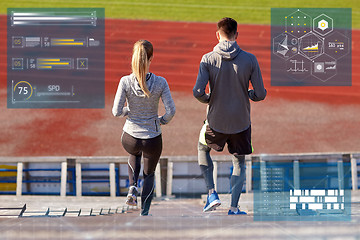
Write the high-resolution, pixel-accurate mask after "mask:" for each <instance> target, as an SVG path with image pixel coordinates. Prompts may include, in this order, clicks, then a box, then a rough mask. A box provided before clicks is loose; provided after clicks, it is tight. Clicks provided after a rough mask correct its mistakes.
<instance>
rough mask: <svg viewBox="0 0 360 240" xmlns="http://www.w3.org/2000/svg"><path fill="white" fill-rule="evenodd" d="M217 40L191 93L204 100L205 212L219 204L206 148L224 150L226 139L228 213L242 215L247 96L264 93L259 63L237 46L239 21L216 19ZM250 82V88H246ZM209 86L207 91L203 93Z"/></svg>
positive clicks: (248, 127)
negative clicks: (229, 162)
mask: <svg viewBox="0 0 360 240" xmlns="http://www.w3.org/2000/svg"><path fill="white" fill-rule="evenodd" d="M217 27H218V29H217V32H216V37H217V39H218V40H219V43H218V44H217V45H216V46H215V47H214V50H213V51H212V52H210V53H207V54H205V55H204V56H203V57H202V59H201V62H200V69H199V73H198V76H197V79H196V84H195V86H194V89H193V94H194V97H195V98H197V99H198V100H199V101H200V102H202V103H206V104H208V109H207V110H208V112H207V120H206V122H205V124H204V126H203V128H202V130H201V133H200V138H199V143H198V160H199V165H200V168H201V171H202V174H203V176H204V178H205V182H206V186H207V188H208V190H209V193H208V197H207V202H206V205H205V207H204V212H207V211H212V210H215V208H216V207H217V206H219V205H220V204H221V202H220V199H219V197H218V195H217V193H216V191H215V190H214V180H213V163H212V160H211V157H210V150H211V149H214V150H215V151H222V150H223V149H224V146H225V143H227V146H228V150H229V152H230V153H231V154H232V162H233V172H232V176H231V179H230V182H231V206H230V209H229V212H228V214H229V215H240V214H246V212H243V211H240V209H239V208H238V202H239V198H240V194H241V191H242V188H243V184H244V181H245V154H251V153H252V146H251V122H250V101H249V99H251V100H252V101H261V100H263V99H264V98H265V96H266V90H265V88H264V84H263V80H262V77H261V72H260V68H259V64H258V62H257V60H256V57H255V56H254V55H252V54H251V53H248V52H245V51H243V50H241V49H240V47H239V46H238V44H237V43H236V39H237V37H238V32H237V22H236V21H235V20H234V19H232V18H223V19H221V20H220V21H219V22H218V24H217ZM249 81H251V84H252V86H253V90H249ZM208 82H209V85H210V87H209V88H210V93H209V94H207V93H206V92H205V89H206V85H207V84H208Z"/></svg>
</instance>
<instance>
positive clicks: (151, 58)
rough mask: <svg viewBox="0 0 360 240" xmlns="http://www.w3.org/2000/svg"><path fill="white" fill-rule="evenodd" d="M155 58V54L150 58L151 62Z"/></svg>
mask: <svg viewBox="0 0 360 240" xmlns="http://www.w3.org/2000/svg"><path fill="white" fill-rule="evenodd" d="M153 59H154V54H153V55H152V56H151V57H150V58H149V62H151V61H152V60H153Z"/></svg>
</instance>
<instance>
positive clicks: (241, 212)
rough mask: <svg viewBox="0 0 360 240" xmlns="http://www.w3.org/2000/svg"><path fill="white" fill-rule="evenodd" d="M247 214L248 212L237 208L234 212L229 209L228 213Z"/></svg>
mask: <svg viewBox="0 0 360 240" xmlns="http://www.w3.org/2000/svg"><path fill="white" fill-rule="evenodd" d="M246 214H247V213H246V212H244V211H240V210H239V209H237V211H236V212H233V211H231V210H229V212H228V215H246Z"/></svg>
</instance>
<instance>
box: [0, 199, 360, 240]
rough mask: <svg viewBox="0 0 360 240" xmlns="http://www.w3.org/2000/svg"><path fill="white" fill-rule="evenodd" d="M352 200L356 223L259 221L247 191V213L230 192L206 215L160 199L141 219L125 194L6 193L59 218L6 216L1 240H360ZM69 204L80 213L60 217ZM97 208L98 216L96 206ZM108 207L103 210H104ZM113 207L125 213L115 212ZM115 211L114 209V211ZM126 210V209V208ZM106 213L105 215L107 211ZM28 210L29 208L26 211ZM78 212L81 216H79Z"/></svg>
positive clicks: (5, 202) (0, 224)
mask: <svg viewBox="0 0 360 240" xmlns="http://www.w3.org/2000/svg"><path fill="white" fill-rule="evenodd" d="M357 196H358V194H355V196H354V198H353V199H352V200H353V201H352V220H351V221H350V222H254V221H253V216H252V207H251V206H252V198H251V195H249V194H248V195H245V194H244V195H243V196H242V197H241V198H242V199H241V206H242V208H243V209H244V210H248V211H249V214H248V215H247V216H227V215H226V214H227V209H228V203H229V200H230V198H229V195H220V198H221V200H222V203H223V204H222V206H221V207H220V208H219V209H217V210H216V211H213V212H210V213H203V212H202V208H203V202H202V200H201V199H166V198H164V199H155V201H153V204H152V207H151V210H150V213H151V214H152V216H146V217H141V216H139V210H138V209H136V208H133V209H127V208H126V207H125V208H124V201H125V198H124V197H118V198H110V197H82V198H76V197H66V198H61V197H43V196H24V197H21V198H17V197H15V196H0V205H1V207H5V206H7V207H14V206H22V205H23V204H25V203H26V204H27V209H29V211H30V210H33V211H37V210H38V211H42V212H46V211H47V210H48V209H50V212H51V210H52V209H53V210H54V211H53V214H54V215H55V216H52V217H50V216H48V217H45V216H43V217H39V216H38V217H23V218H8V217H0V232H1V236H0V239H221V238H224V239H322V240H325V239H326V240H328V239H330V240H335V239H342V240H343V239H354V240H355V239H360V227H359V226H360V202H359V201H357ZM65 208H67V209H68V210H69V212H70V211H71V213H72V215H74V211H75V212H76V211H77V210H79V209H84V210H83V213H84V215H82V216H80V217H77V216H66V215H65V216H64V217H59V216H58V215H59V214H58V213H59V212H61V211H62V210H63V209H65ZM91 209H93V214H90V210H91ZM101 209H102V210H101ZM111 209H113V210H114V209H118V210H119V209H120V210H121V211H118V212H117V213H116V212H111ZM109 210H110V211H109ZM122 210H124V211H122ZM101 211H105V213H103V214H101ZM25 212H26V211H25ZM75 215H76V214H75Z"/></svg>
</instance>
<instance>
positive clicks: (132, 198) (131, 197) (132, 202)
mask: <svg viewBox="0 0 360 240" xmlns="http://www.w3.org/2000/svg"><path fill="white" fill-rule="evenodd" d="M137 195H138V191H137V189H136V187H135V186H131V187H130V188H129V192H128V195H127V199H126V202H125V203H126V204H127V205H129V206H137V200H136V197H137Z"/></svg>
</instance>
